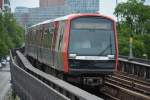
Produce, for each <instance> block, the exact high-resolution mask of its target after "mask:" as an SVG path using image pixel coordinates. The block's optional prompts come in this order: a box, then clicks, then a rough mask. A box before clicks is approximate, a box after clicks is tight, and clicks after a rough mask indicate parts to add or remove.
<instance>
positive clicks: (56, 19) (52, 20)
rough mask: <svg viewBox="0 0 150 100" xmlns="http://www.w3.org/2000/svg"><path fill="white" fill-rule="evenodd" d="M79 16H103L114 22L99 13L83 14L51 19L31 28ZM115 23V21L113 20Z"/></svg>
mask: <svg viewBox="0 0 150 100" xmlns="http://www.w3.org/2000/svg"><path fill="white" fill-rule="evenodd" d="M79 16H101V17H106V18H108V19H110V20H113V19H112V18H110V17H108V16H103V15H101V14H99V13H95V14H91V13H90V14H88V13H87V14H86V13H84V14H81V13H78V14H69V15H66V16H63V17H58V18H55V19H50V20H46V21H43V22H40V23H37V24H35V25H32V26H31V27H29V28H32V27H35V26H39V25H43V24H47V23H50V22H54V21H61V20H67V19H69V18H70V19H71V18H75V17H79ZM113 21H114V20H113Z"/></svg>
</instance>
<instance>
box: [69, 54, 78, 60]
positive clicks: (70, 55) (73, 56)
mask: <svg viewBox="0 0 150 100" xmlns="http://www.w3.org/2000/svg"><path fill="white" fill-rule="evenodd" d="M76 56H77V54H69V58H70V59H75V58H76Z"/></svg>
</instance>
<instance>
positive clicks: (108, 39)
mask: <svg viewBox="0 0 150 100" xmlns="http://www.w3.org/2000/svg"><path fill="white" fill-rule="evenodd" d="M69 53H71V54H72V53H73V54H77V55H95V56H107V55H114V54H115V35H114V30H113V21H112V20H109V19H105V18H101V17H81V18H77V19H74V20H72V22H71V31H70V39H69Z"/></svg>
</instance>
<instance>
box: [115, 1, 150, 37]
mask: <svg viewBox="0 0 150 100" xmlns="http://www.w3.org/2000/svg"><path fill="white" fill-rule="evenodd" d="M114 14H115V15H116V16H118V17H119V19H120V20H121V21H120V23H119V24H126V26H127V27H128V31H130V32H133V33H136V34H146V33H147V34H148V33H150V6H148V5H144V4H143V2H141V0H128V1H127V2H126V3H120V4H118V5H117V7H116V9H115V12H114Z"/></svg>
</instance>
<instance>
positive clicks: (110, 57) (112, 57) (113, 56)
mask: <svg viewBox="0 0 150 100" xmlns="http://www.w3.org/2000/svg"><path fill="white" fill-rule="evenodd" d="M107 57H108V58H109V59H114V58H115V55H107Z"/></svg>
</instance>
